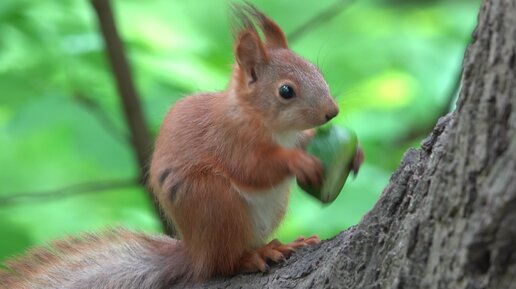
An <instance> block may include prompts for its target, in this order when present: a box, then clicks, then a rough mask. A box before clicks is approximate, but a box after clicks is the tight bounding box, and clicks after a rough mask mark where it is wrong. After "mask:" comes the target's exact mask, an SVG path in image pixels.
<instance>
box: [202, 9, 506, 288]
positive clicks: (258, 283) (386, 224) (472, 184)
mask: <svg viewBox="0 0 516 289" xmlns="http://www.w3.org/2000/svg"><path fill="white" fill-rule="evenodd" d="M515 58H516V0H486V1H485V3H484V4H483V6H482V8H481V11H480V16H479V24H478V27H477V29H476V31H475V33H474V43H473V44H472V45H470V47H469V48H468V51H467V53H466V56H465V59H464V63H463V66H464V71H463V76H462V91H461V95H460V98H459V100H458V103H457V108H456V110H455V111H454V112H453V113H451V114H449V115H448V116H445V117H443V118H441V119H440V120H439V121H438V123H437V125H436V127H435V128H434V130H433V131H432V133H431V134H430V136H429V137H428V138H426V139H425V140H424V141H423V142H422V145H421V148H420V149H411V150H409V151H408V152H406V154H405V156H404V158H403V160H402V161H401V164H400V167H399V168H398V169H397V171H396V172H395V173H394V174H393V175H392V177H391V180H390V183H389V185H388V186H387V187H386V188H385V190H384V191H383V193H382V195H381V197H380V199H379V201H378V203H377V204H376V205H375V206H374V208H373V209H372V210H371V211H370V212H369V213H368V214H366V215H365V216H364V217H363V219H362V220H361V222H360V223H359V224H358V225H356V226H355V227H352V228H350V229H348V230H346V231H344V232H342V233H340V234H339V235H337V236H336V237H334V238H333V239H331V240H328V241H324V242H323V243H322V244H320V245H318V246H314V247H311V248H305V249H303V250H301V251H300V252H298V253H297V254H295V255H294V256H293V257H291V258H290V259H289V260H287V262H286V263H284V264H280V265H276V266H273V267H272V270H271V272H269V273H267V274H249V275H239V276H236V277H233V278H229V279H219V280H213V281H210V282H209V283H206V284H204V285H198V286H194V287H195V288H397V289H402V288H468V289H473V288H516V114H515V113H514V108H516V64H515V62H516V61H515ZM349 205H350V206H352V205H353V204H349Z"/></svg>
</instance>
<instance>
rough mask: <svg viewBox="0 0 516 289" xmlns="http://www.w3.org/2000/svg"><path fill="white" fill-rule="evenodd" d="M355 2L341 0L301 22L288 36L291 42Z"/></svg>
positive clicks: (352, 0) (354, 0)
mask: <svg viewBox="0 0 516 289" xmlns="http://www.w3.org/2000/svg"><path fill="white" fill-rule="evenodd" d="M354 2H356V0H340V1H337V2H335V3H334V4H333V5H331V6H330V7H328V8H326V9H324V10H322V11H321V12H319V13H318V14H316V15H314V16H313V17H312V18H310V19H308V21H306V22H305V23H303V24H301V25H300V26H299V27H298V28H296V29H294V30H293V31H292V32H290V33H289V34H288V37H287V38H288V40H289V42H294V41H296V40H298V39H299V38H301V37H302V36H303V35H304V34H306V33H307V32H308V31H310V30H313V29H315V28H316V27H317V26H319V25H321V24H324V23H326V22H328V21H330V20H331V19H333V18H334V17H335V16H337V15H339V13H340V12H342V10H344V9H345V8H347V7H349V6H350V5H351V4H353V3H354Z"/></svg>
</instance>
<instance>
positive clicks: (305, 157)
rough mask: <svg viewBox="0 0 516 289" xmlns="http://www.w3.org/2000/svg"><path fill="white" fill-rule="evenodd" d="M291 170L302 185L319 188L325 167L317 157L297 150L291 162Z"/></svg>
mask: <svg viewBox="0 0 516 289" xmlns="http://www.w3.org/2000/svg"><path fill="white" fill-rule="evenodd" d="M288 166H289V169H290V171H291V172H292V173H293V174H294V175H295V176H296V177H297V179H298V181H299V183H300V184H306V185H309V186H319V185H320V184H321V182H322V179H323V166H322V164H321V161H320V160H319V159H317V158H316V157H314V156H312V155H310V154H308V153H306V152H304V151H301V150H295V151H294V155H293V156H292V158H291V159H290V160H289V164H288Z"/></svg>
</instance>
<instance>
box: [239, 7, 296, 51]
mask: <svg viewBox="0 0 516 289" xmlns="http://www.w3.org/2000/svg"><path fill="white" fill-rule="evenodd" d="M245 3H246V6H245V7H244V9H245V11H247V13H249V15H251V16H252V17H253V18H254V19H255V21H256V22H258V24H259V25H260V28H261V29H262V31H263V34H264V35H265V45H266V46H267V47H268V48H285V49H288V42H287V37H286V36H285V33H284V32H283V30H281V28H280V27H279V25H278V24H277V23H276V22H274V21H273V20H272V19H270V18H269V17H267V16H266V15H265V14H264V13H262V12H261V11H260V10H258V9H257V8H256V7H255V6H254V5H252V4H251V3H249V2H247V1H245Z"/></svg>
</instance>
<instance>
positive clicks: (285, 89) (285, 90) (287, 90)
mask: <svg viewBox="0 0 516 289" xmlns="http://www.w3.org/2000/svg"><path fill="white" fill-rule="evenodd" d="M279 95H280V96H281V97H283V98H284V99H291V98H293V97H294V96H296V94H295V93H294V89H293V88H292V87H291V86H290V85H286V84H284V85H282V86H281V87H280V88H279Z"/></svg>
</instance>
